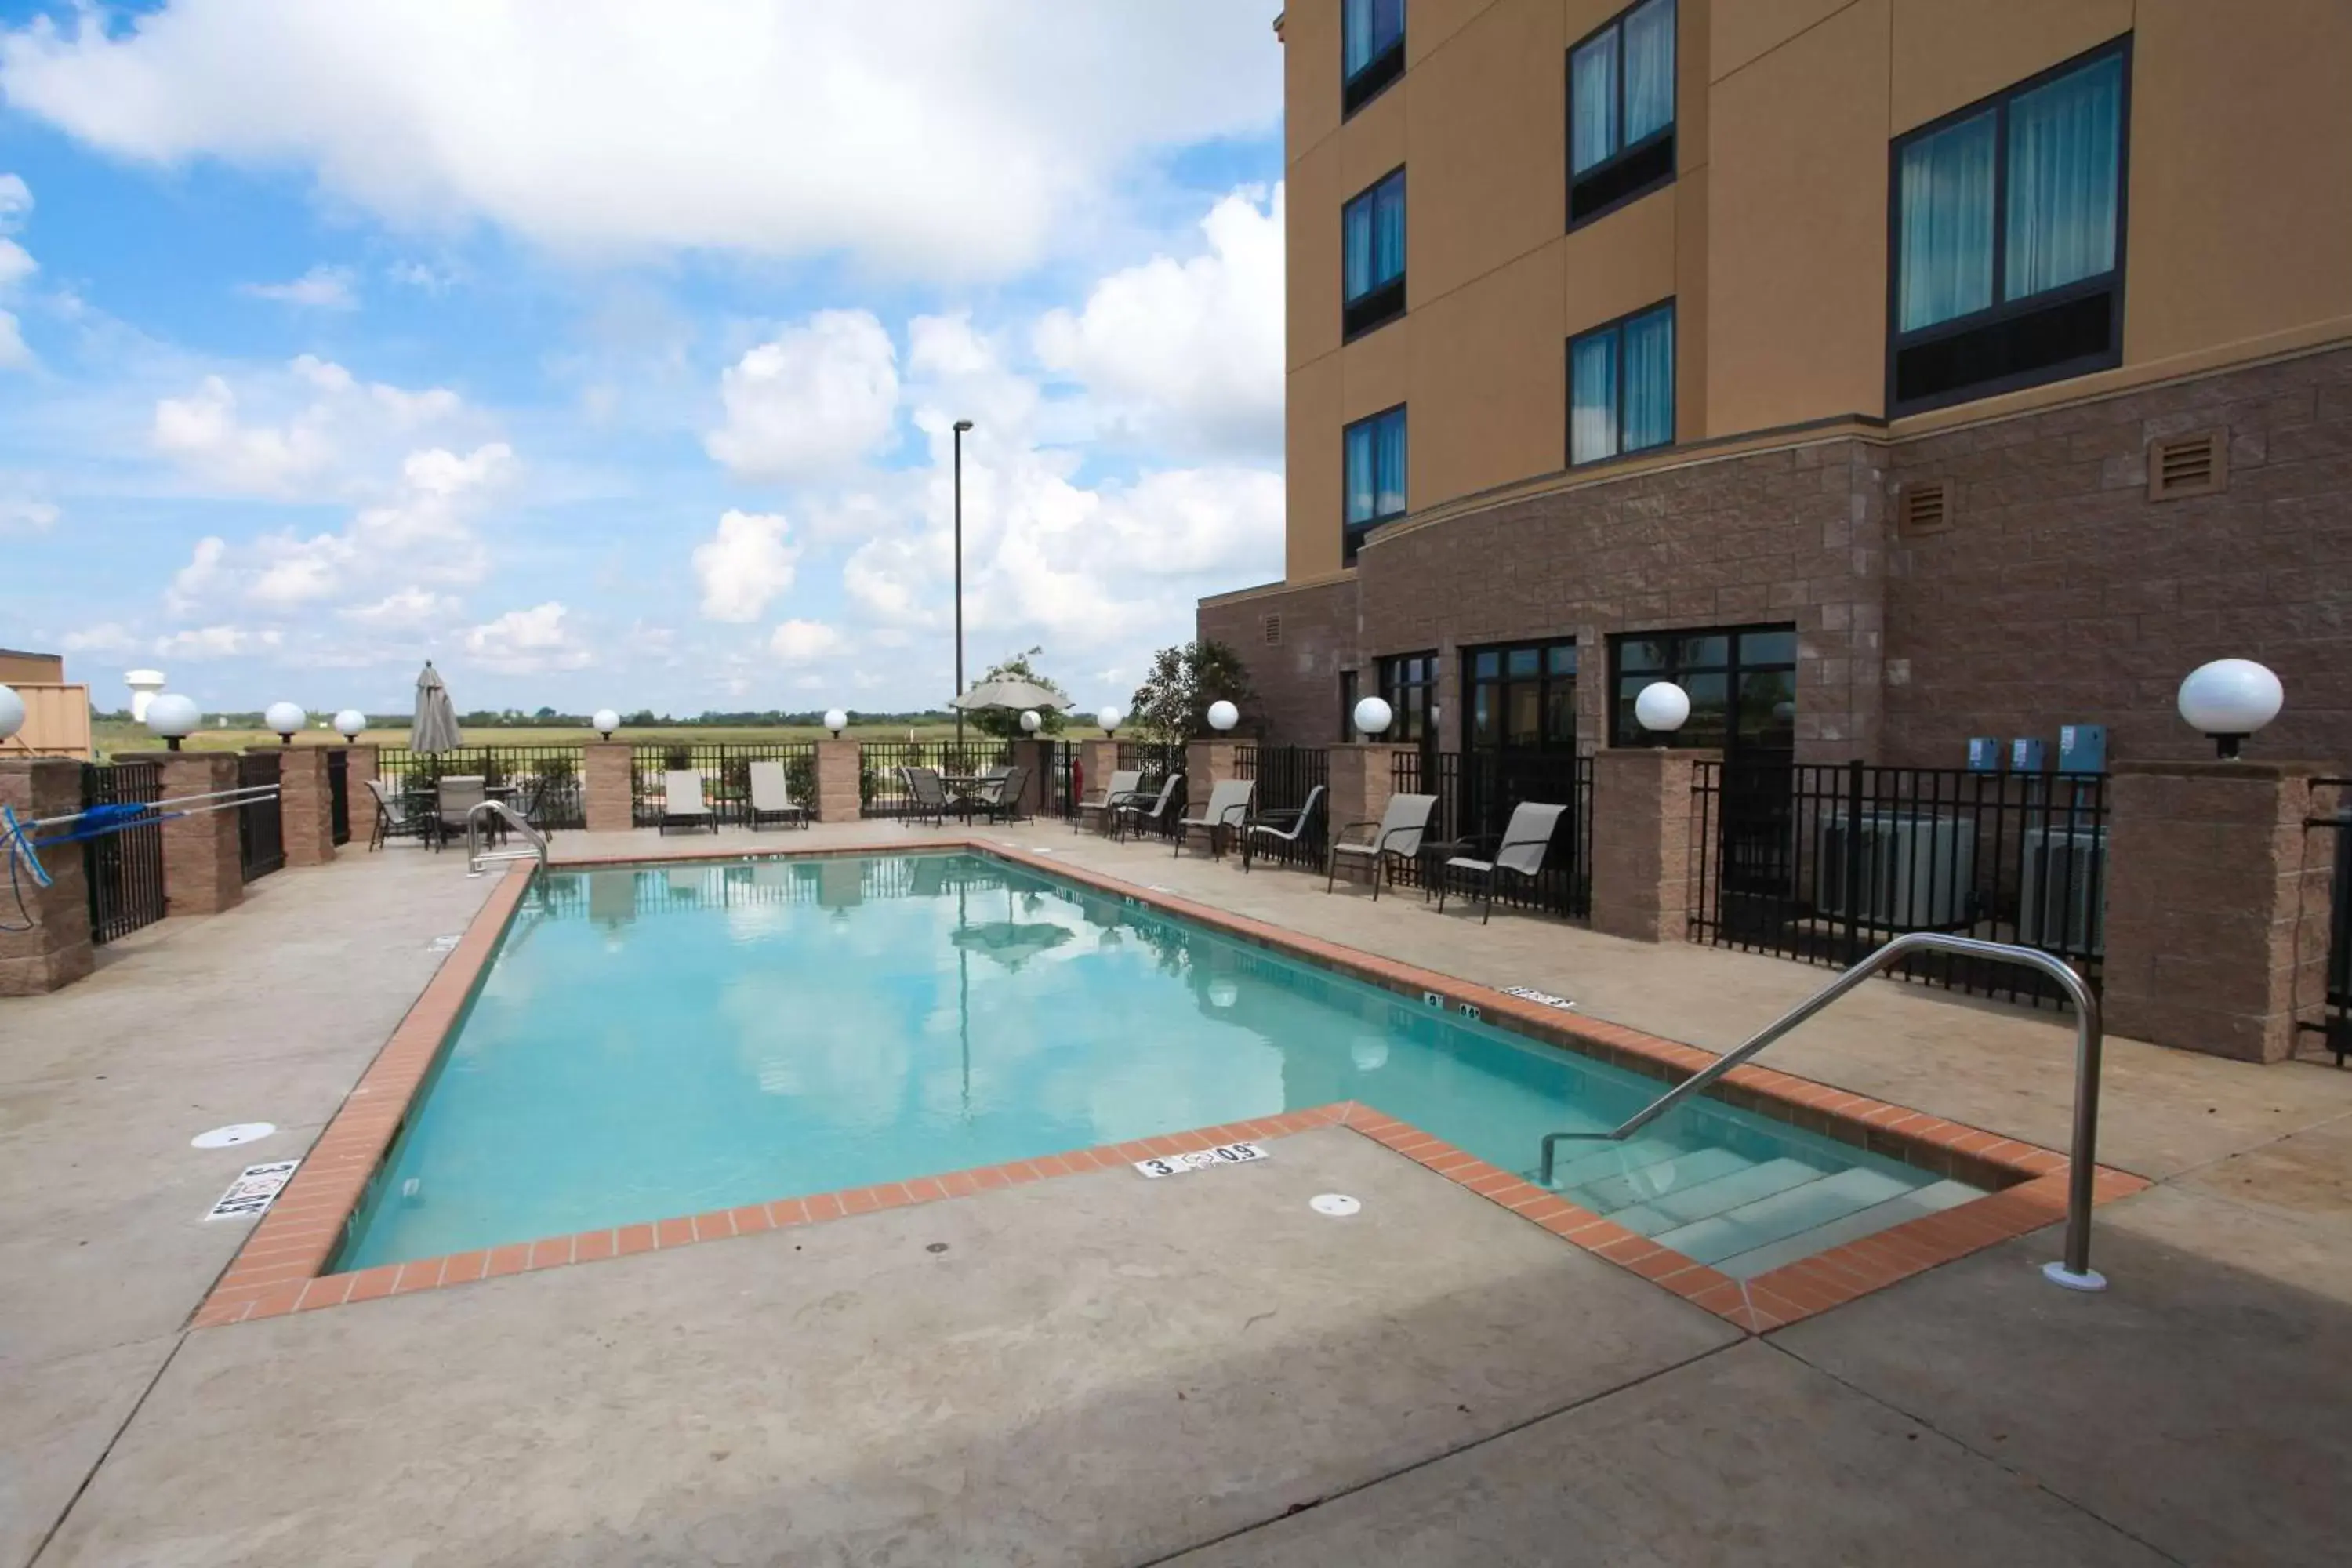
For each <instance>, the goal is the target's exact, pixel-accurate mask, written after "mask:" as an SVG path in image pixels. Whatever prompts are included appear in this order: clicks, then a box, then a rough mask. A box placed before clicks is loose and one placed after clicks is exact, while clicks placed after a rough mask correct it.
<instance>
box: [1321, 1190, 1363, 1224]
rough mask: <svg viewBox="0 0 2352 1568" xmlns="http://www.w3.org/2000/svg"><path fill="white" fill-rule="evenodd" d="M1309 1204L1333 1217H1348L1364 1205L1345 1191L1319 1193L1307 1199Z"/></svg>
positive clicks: (1323, 1213)
mask: <svg viewBox="0 0 2352 1568" xmlns="http://www.w3.org/2000/svg"><path fill="white" fill-rule="evenodd" d="M1363 1206H1364V1205H1361V1204H1360V1203H1358V1202H1357V1201H1356V1200H1355V1199H1353V1198H1351V1197H1349V1195H1348V1194H1345V1193H1318V1194H1315V1195H1314V1196H1313V1197H1311V1198H1309V1199H1307V1207H1308V1208H1311V1209H1313V1210H1314V1211H1315V1212H1316V1213H1317V1214H1320V1215H1330V1216H1331V1217H1332V1218H1333V1219H1346V1218H1347V1217H1348V1216H1349V1215H1351V1214H1354V1213H1355V1212H1356V1211H1358V1210H1359V1209H1360V1208H1362V1207H1363Z"/></svg>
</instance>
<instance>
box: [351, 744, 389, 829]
mask: <svg viewBox="0 0 2352 1568" xmlns="http://www.w3.org/2000/svg"><path fill="white" fill-rule="evenodd" d="M382 753H383V747H381V746H378V745H376V744H375V743H373V742H369V743H368V744H366V745H361V744H359V743H358V742H352V744H351V745H348V746H345V747H344V748H343V757H344V762H343V788H344V791H345V793H346V794H348V795H350V797H351V802H352V837H354V838H360V837H365V836H366V832H367V829H369V828H370V827H373V826H374V825H375V792H374V791H373V790H371V789H370V788H368V782H369V781H370V780H372V779H380V778H382V777H383V754H382Z"/></svg>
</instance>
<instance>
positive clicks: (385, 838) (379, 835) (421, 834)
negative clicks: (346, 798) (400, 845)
mask: <svg viewBox="0 0 2352 1568" xmlns="http://www.w3.org/2000/svg"><path fill="white" fill-rule="evenodd" d="M367 786H368V793H370V794H371V795H374V796H375V830H374V831H373V832H372V833H370V834H369V835H368V847H369V848H370V849H379V848H382V847H383V846H384V845H386V844H389V843H391V842H392V841H393V840H394V839H395V838H415V839H417V840H419V841H420V842H421V841H422V840H423V839H425V837H428V836H429V834H430V833H431V830H432V829H431V825H430V824H429V823H427V822H426V821H425V818H424V817H423V816H419V815H418V814H417V813H416V812H415V811H414V810H413V809H411V808H410V806H409V804H408V801H407V799H406V798H405V797H404V796H402V795H392V794H389V793H387V792H386V791H385V789H384V787H383V780H382V779H370V780H368V781H367Z"/></svg>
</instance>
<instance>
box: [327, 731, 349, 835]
mask: <svg viewBox="0 0 2352 1568" xmlns="http://www.w3.org/2000/svg"><path fill="white" fill-rule="evenodd" d="M327 815H328V826H331V827H332V828H333V829H334V833H335V843H336V845H337V846H338V847H340V846H341V845H345V844H349V843H350V842H351V841H352V754H351V753H350V752H346V751H344V750H343V749H342V748H341V747H340V746H339V747H337V748H336V749H335V750H333V751H331V752H328V753H327Z"/></svg>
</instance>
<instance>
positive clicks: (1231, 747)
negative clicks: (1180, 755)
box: [1184, 741, 1241, 802]
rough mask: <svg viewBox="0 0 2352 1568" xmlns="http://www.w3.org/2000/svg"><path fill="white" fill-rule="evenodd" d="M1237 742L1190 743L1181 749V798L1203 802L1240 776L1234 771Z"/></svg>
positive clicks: (1237, 750) (1239, 747) (1237, 749)
mask: <svg viewBox="0 0 2352 1568" xmlns="http://www.w3.org/2000/svg"><path fill="white" fill-rule="evenodd" d="M1240 750H1241V742H1238V741H1193V742H1190V743H1188V744H1187V745H1186V746H1185V748H1184V798H1185V799H1186V800H1187V801H1192V802H1205V801H1207V799H1208V798H1209V792H1210V791H1211V790H1213V789H1215V788H1216V787H1217V786H1218V785H1219V784H1224V783H1226V782H1227V781H1229V780H1231V779H1234V778H1236V777H1238V776H1239V774H1238V773H1237V772H1236V770H1235V753H1236V752H1239V751H1240Z"/></svg>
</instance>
